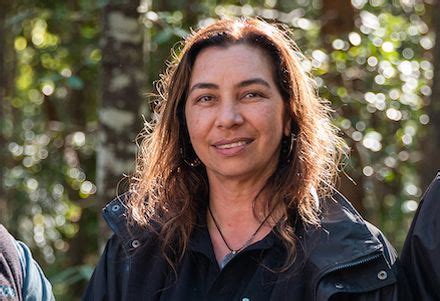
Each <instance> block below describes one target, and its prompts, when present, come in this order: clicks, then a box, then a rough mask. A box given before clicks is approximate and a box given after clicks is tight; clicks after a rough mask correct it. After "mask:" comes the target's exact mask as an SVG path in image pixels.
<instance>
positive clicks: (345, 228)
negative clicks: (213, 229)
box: [83, 194, 405, 301]
mask: <svg viewBox="0 0 440 301" xmlns="http://www.w3.org/2000/svg"><path fill="white" fill-rule="evenodd" d="M321 207H322V227H321V228H318V229H316V228H315V229H313V230H312V229H308V230H305V235H304V236H303V237H301V243H302V245H303V246H306V248H308V250H309V252H307V254H308V255H307V257H306V260H305V264H304V269H303V271H306V272H304V283H305V286H304V298H303V300H312V301H315V300H319V301H324V300H359V301H360V300H363V301H369V300H375V301H376V300H377V301H379V300H386V301H393V300H405V299H404V296H403V294H401V292H400V289H398V286H399V285H400V284H402V285H404V283H403V282H401V281H400V280H399V279H400V278H399V277H400V276H399V275H400V273H398V267H397V261H396V252H395V250H394V249H393V248H392V247H391V246H390V244H389V243H388V241H387V240H386V239H385V238H384V236H383V235H382V234H381V233H380V231H379V230H378V229H377V228H375V227H374V226H372V225H371V224H369V223H368V222H366V221H365V220H363V219H362V217H361V216H360V215H359V214H358V213H357V212H356V210H355V209H354V208H353V207H352V205H351V204H350V203H349V202H348V201H347V200H346V199H345V198H343V197H342V196H341V195H339V194H336V195H335V196H334V197H333V198H331V199H329V200H326V201H325V202H322V206H321ZM125 212H126V208H125V206H124V200H123V198H117V199H115V200H113V201H112V202H111V203H109V205H107V206H106V208H105V209H104V213H103V215H104V218H105V219H106V221H107V223H108V224H109V226H110V228H111V229H112V230H113V232H114V235H113V236H112V238H111V239H110V240H109V242H108V243H107V246H106V249H105V251H104V253H103V255H102V257H101V260H100V262H99V263H98V266H97V267H96V269H95V272H94V274H93V276H92V279H91V281H90V283H89V286H88V288H87V291H86V294H85V296H84V298H83V300H93V301H101V300H129V301H134V300H152V298H151V297H147V296H142V295H140V294H139V292H140V287H139V283H142V281H144V282H143V283H148V285H152V286H153V287H156V289H158V290H161V289H165V290H166V288H164V287H163V286H164V284H163V283H162V282H160V281H158V282H157V283H156V282H155V281H157V280H156V278H157V276H158V275H160V274H161V273H163V271H164V270H166V269H164V266H163V265H166V262H165V261H164V260H163V258H161V256H160V252H159V247H158V244H157V243H156V242H155V240H154V239H152V237H153V236H154V235H152V234H151V233H145V231H139V230H136V229H133V228H128V227H127V223H126V218H125ZM145 246H146V247H145ZM141 247H143V248H141ZM136 250H139V252H140V253H141V254H139V252H137V251H136ZM145 257H148V258H150V259H149V260H148V261H145V260H142V258H145ZM145 262H148V263H145ZM133 268H135V270H137V271H142V272H141V273H139V272H138V273H131V272H130V271H132V269H133ZM139 278H143V279H142V281H139ZM145 281H147V282H145ZM277 285H281V284H278V283H275V286H277ZM287 289H288V287H287ZM398 293H399V294H400V296H402V297H400V298H399V295H398ZM282 298H283V300H292V299H294V296H289V292H288V291H287V293H286V294H285V295H283V296H282ZM157 299H160V298H159V297H158V298H157ZM245 299H246V298H244V299H243V300H245ZM257 299H258V298H257ZM270 299H273V297H270ZM161 300H164V299H161ZM240 300H242V299H241V298H240ZM252 300H254V299H252ZM277 300H278V299H277Z"/></svg>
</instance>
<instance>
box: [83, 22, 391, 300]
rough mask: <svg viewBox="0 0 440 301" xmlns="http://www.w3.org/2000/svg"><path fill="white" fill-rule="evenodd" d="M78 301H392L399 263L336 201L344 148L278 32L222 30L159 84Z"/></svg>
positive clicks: (196, 44) (207, 31)
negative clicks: (126, 183)
mask: <svg viewBox="0 0 440 301" xmlns="http://www.w3.org/2000/svg"><path fill="white" fill-rule="evenodd" d="M158 90H159V95H160V96H161V99H160V101H159V102H158V107H157V108H156V109H157V110H156V113H157V114H156V116H155V123H154V124H153V125H151V126H150V127H149V128H150V129H152V130H151V131H149V132H148V133H147V135H146V137H145V139H144V141H143V143H142V144H141V146H140V152H139V158H138V166H137V173H136V175H135V176H134V177H133V179H135V180H133V185H132V187H131V191H130V192H129V193H127V194H125V195H123V196H122V197H119V198H117V199H116V200H114V201H113V202H111V203H110V204H109V205H108V206H107V207H106V208H105V209H104V217H105V218H106V220H107V222H108V224H109V226H110V227H111V228H112V230H113V231H114V232H115V235H113V237H112V238H111V239H110V240H109V242H108V244H107V247H106V249H105V252H104V254H103V255H102V258H101V260H100V262H99V264H98V266H97V268H96V270H95V273H94V275H93V277H92V280H91V282H90V285H89V287H88V289H87V292H86V295H85V298H84V300H346V299H347V300H396V299H397V284H396V283H397V281H396V267H395V252H394V250H393V249H392V247H390V246H389V244H388V243H387V242H386V240H385V238H384V237H383V236H382V235H381V234H380V232H379V231H378V230H377V229H375V228H374V227H373V226H371V225H370V224H368V223H366V222H365V221H364V220H363V219H362V218H361V217H360V216H359V215H358V213H357V212H356V211H355V210H354V209H353V208H352V207H351V205H350V204H349V203H348V202H347V201H346V200H345V199H344V198H343V197H342V196H341V195H340V194H338V193H337V192H335V190H334V188H333V185H334V181H335V180H334V178H335V174H336V169H337V165H338V159H339V157H340V153H341V151H340V150H341V146H342V143H341V140H340V138H338V136H337V134H336V130H335V129H334V128H333V127H332V126H331V124H330V120H329V115H328V111H329V109H328V107H327V104H326V103H325V102H323V101H321V100H320V99H319V98H318V97H317V95H316V92H315V90H314V88H313V83H312V81H311V79H310V78H309V77H308V76H307V75H306V73H305V72H304V71H303V70H302V68H301V55H300V53H299V51H298V49H297V47H296V46H295V44H294V42H293V41H292V40H291V39H290V38H289V37H288V35H287V32H286V31H285V30H283V29H280V28H277V27H275V26H272V25H269V24H267V23H265V22H263V21H261V20H256V19H234V20H221V21H218V22H216V23H214V24H212V25H209V26H207V27H204V28H202V29H200V30H199V31H197V32H195V33H194V34H193V35H192V36H190V37H189V38H188V39H187V40H186V42H185V45H184V47H183V49H182V50H181V52H180V55H179V57H178V58H177V59H176V60H175V61H174V62H173V64H171V65H170V67H169V69H168V70H167V72H166V73H165V74H164V76H162V78H161V81H160V84H159V87H158Z"/></svg>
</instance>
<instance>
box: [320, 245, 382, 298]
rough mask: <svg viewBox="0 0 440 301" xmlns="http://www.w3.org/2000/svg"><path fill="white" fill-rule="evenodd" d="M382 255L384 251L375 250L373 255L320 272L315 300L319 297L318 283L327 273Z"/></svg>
mask: <svg viewBox="0 0 440 301" xmlns="http://www.w3.org/2000/svg"><path fill="white" fill-rule="evenodd" d="M381 256H382V252H374V254H373V255H371V256H369V257H367V258H363V259H359V260H355V261H352V262H348V263H345V264H342V265H338V266H335V267H333V268H329V269H327V270H324V271H322V272H321V273H320V274H319V277H317V281H316V284H315V285H314V286H315V290H314V296H313V300H316V297H317V292H318V287H317V285H318V283H319V280H320V279H322V278H323V277H324V276H325V275H326V274H329V273H333V272H335V271H339V270H344V269H348V268H352V267H354V266H357V265H362V264H366V263H368V262H371V261H374V260H376V259H378V258H379V257H381Z"/></svg>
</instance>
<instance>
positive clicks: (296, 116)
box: [128, 18, 343, 267]
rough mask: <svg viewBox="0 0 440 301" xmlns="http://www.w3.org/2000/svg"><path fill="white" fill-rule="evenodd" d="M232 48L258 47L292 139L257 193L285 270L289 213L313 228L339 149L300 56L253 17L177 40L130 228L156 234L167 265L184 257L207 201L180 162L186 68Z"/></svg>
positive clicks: (145, 143)
mask: <svg viewBox="0 0 440 301" xmlns="http://www.w3.org/2000/svg"><path fill="white" fill-rule="evenodd" d="M235 44H246V45H249V46H252V47H256V48H259V49H261V50H263V51H264V53H266V54H267V55H268V56H269V57H270V59H271V60H272V64H273V66H274V77H275V82H276V83H277V85H278V88H279V90H280V92H281V95H282V97H283V100H284V102H285V107H286V110H287V112H288V114H289V115H290V117H291V120H292V131H293V132H294V133H295V134H296V136H297V139H296V141H295V145H294V148H293V151H292V152H291V153H290V157H289V158H285V157H283V155H282V154H281V155H280V162H279V164H278V168H277V170H276V171H275V172H274V174H273V175H272V176H271V177H270V178H269V179H268V181H267V183H266V185H265V188H264V189H265V192H267V194H266V195H270V196H273V197H272V198H270V199H269V200H267V204H265V205H266V206H264V207H265V208H267V209H266V210H270V208H274V207H277V210H281V212H282V218H281V220H279V221H278V223H277V224H276V230H277V232H278V233H279V234H280V236H281V238H282V240H283V242H284V244H285V246H286V250H287V256H286V259H285V265H284V266H285V267H289V266H291V265H292V263H293V262H294V260H295V254H296V251H295V250H296V239H295V229H294V227H295V225H294V221H293V219H292V215H293V214H294V215H296V216H298V217H299V218H300V221H302V222H303V223H304V224H308V225H313V226H319V202H316V197H314V194H315V193H314V192H316V194H317V196H319V197H320V198H323V197H324V196H327V195H329V194H330V193H331V191H332V189H333V186H334V183H335V177H336V174H337V169H338V165H339V160H340V157H341V156H340V154H341V153H342V146H343V143H342V140H341V138H340V137H338V135H337V130H336V128H335V127H333V126H332V124H331V122H330V109H329V105H328V103H327V102H326V101H323V100H322V99H320V98H319V97H318V95H317V92H316V88H315V85H314V81H313V80H312V79H311V77H310V76H309V75H308V74H307V73H306V72H305V71H304V69H303V67H302V61H303V59H304V58H303V55H302V54H301V52H300V50H299V49H298V47H297V46H296V44H295V42H294V41H293V40H292V39H291V38H290V36H289V30H288V29H287V28H285V27H282V26H281V25H272V24H269V23H267V22H265V21H263V20H260V19H253V18H236V19H224V20H219V21H217V22H215V23H213V24H211V25H208V26H206V27H202V28H201V29H199V30H197V31H195V32H193V33H192V34H191V35H190V36H189V37H188V38H187V39H186V40H185V41H184V43H183V47H182V48H181V50H180V52H179V55H177V56H175V57H174V58H173V59H172V61H171V62H170V63H169V64H168V68H167V70H166V72H165V73H164V74H162V75H161V77H160V80H159V81H158V83H157V86H156V88H157V92H158V95H157V97H156V102H155V110H154V116H153V120H152V121H151V122H150V123H148V124H147V125H146V128H145V129H144V131H143V133H142V137H143V138H142V142H141V143H140V146H139V151H138V157H137V165H136V172H135V174H134V176H133V177H132V179H131V185H130V192H131V193H130V194H129V199H128V207H129V217H130V219H131V222H132V223H136V224H138V225H141V226H145V227H150V229H152V228H154V229H155V230H156V231H158V234H159V235H158V237H159V238H160V241H161V247H162V254H163V256H165V258H166V259H167V260H168V262H169V263H170V264H171V265H172V266H173V267H174V266H175V264H176V263H178V262H179V260H180V259H181V258H182V256H183V255H184V253H185V250H186V248H187V245H188V242H189V239H190V236H191V233H192V231H193V229H194V227H195V225H196V222H197V213H198V211H199V210H202V209H203V207H204V206H206V204H207V202H208V200H209V188H208V178H207V175H206V171H205V168H204V166H203V164H201V165H199V166H191V164H188V163H191V162H192V161H194V160H196V159H197V157H196V155H195V153H194V150H193V149H192V147H191V144H190V142H189V136H188V132H187V128H186V123H185V117H184V116H185V114H184V107H185V101H186V98H187V95H188V85H189V81H190V77H191V70H192V67H193V64H194V62H195V60H196V59H197V55H198V54H199V53H200V51H201V50H202V49H205V48H207V47H212V46H218V47H228V46H230V45H235ZM280 143H281V141H280ZM281 153H283V152H281ZM193 165H194V164H193ZM316 194H315V195H316ZM152 225H155V226H154V227H152ZM157 225H159V227H157Z"/></svg>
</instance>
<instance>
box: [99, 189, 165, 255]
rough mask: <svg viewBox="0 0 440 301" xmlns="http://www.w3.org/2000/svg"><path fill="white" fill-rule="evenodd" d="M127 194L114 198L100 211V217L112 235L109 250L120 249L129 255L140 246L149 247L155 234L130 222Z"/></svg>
mask: <svg viewBox="0 0 440 301" xmlns="http://www.w3.org/2000/svg"><path fill="white" fill-rule="evenodd" d="M128 197H129V194H128V193H124V194H121V195H119V196H117V197H115V198H114V199H113V200H112V201H110V202H109V203H108V204H107V205H106V206H105V207H104V208H103V210H102V216H103V218H104V219H105V221H106V223H107V225H108V226H109V227H110V229H111V230H112V232H113V233H114V235H113V236H112V238H111V239H110V240H109V243H110V244H109V246H108V247H109V248H111V249H112V250H114V249H115V248H117V249H120V250H121V251H123V252H124V253H125V254H126V255H130V254H131V253H132V252H134V251H135V250H136V249H139V247H140V246H146V245H149V244H150V242H151V241H152V239H153V238H156V237H157V233H156V232H155V231H153V230H152V229H150V228H146V227H141V226H140V225H138V224H135V223H133V222H131V221H130V218H129V216H128V214H129V211H128V207H127V200H128Z"/></svg>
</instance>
